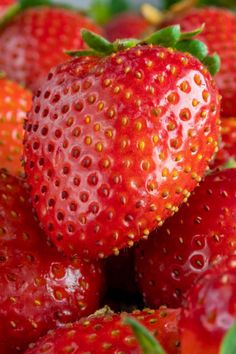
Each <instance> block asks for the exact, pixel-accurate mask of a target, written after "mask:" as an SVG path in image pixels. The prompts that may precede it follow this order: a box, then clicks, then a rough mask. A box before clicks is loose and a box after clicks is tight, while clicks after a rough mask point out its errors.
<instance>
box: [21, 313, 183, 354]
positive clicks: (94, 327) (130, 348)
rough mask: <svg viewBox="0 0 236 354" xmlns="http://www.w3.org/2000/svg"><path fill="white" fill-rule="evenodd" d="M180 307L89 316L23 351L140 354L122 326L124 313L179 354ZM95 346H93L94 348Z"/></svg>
mask: <svg viewBox="0 0 236 354" xmlns="http://www.w3.org/2000/svg"><path fill="white" fill-rule="evenodd" d="M179 313H180V310H179V309H177V310H172V309H165V308H163V309H160V310H149V309H144V310H143V311H139V310H136V311H134V312H132V314H126V313H122V314H121V315H118V314H111V315H109V314H107V315H104V316H102V315H101V316H97V315H93V316H90V317H89V318H87V319H83V320H81V321H80V322H79V323H74V324H72V325H71V326H68V328H67V329H66V328H65V329H59V330H56V331H51V332H50V333H49V334H48V335H47V336H45V337H44V338H42V339H40V340H39V342H38V343H36V345H35V347H33V348H32V349H29V350H28V351H27V352H26V353H27V354H36V353H37V354H39V353H44V354H63V353H74V354H84V353H88V354H90V353H91V354H92V353H95V350H96V354H102V353H106V354H114V353H117V354H118V353H126V354H131V353H132V354H141V353H142V351H141V348H140V346H139V345H138V343H137V340H136V339H135V338H134V335H133V333H132V330H131V328H129V326H127V325H124V323H123V320H124V318H125V317H126V316H132V317H134V318H135V319H136V320H138V321H140V322H141V323H142V324H143V325H144V326H145V327H146V328H147V329H148V330H149V331H150V332H152V333H153V334H154V335H155V336H156V338H157V339H158V340H159V342H160V343H161V345H162V346H163V348H164V349H165V350H166V351H167V353H168V354H180V343H179V333H178V321H179ZM95 348H96V349H95Z"/></svg>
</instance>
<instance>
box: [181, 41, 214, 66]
mask: <svg viewBox="0 0 236 354" xmlns="http://www.w3.org/2000/svg"><path fill="white" fill-rule="evenodd" d="M176 49H177V50H179V51H181V52H187V53H190V54H192V55H193V56H195V57H196V58H198V59H199V60H200V61H202V60H204V59H205V57H206V56H207V54H208V49H207V46H206V45H205V44H204V43H203V42H201V41H198V40H197V39H192V40H185V41H181V42H179V43H177V45H176Z"/></svg>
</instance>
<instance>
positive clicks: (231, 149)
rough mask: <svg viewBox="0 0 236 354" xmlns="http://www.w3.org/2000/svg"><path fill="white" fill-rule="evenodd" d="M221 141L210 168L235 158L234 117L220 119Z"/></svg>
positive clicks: (235, 123)
mask: <svg viewBox="0 0 236 354" xmlns="http://www.w3.org/2000/svg"><path fill="white" fill-rule="evenodd" d="M221 123H222V131H221V133H222V134H221V137H222V142H221V145H220V148H219V151H218V153H217V154H216V157H215V160H214V161H213V164H212V165H211V168H215V167H220V166H222V165H224V164H226V163H227V161H229V160H236V118H235V117H234V118H227V119H226V118H225V119H222V122H221Z"/></svg>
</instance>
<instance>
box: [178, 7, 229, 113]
mask: <svg viewBox="0 0 236 354" xmlns="http://www.w3.org/2000/svg"><path fill="white" fill-rule="evenodd" d="M174 23H178V24H180V25H181V28H182V30H184V31H190V30H193V29H194V28H196V27H198V26H201V25H202V24H205V28H204V31H203V32H202V33H201V34H200V35H199V36H198V38H199V39H200V40H201V41H203V42H205V43H206V44H207V46H208V49H209V51H210V52H211V53H217V54H218V55H219V56H220V58H221V69H220V72H219V73H218V74H217V75H216V82H217V86H218V88H219V91H220V94H221V95H222V116H225V117H230V116H236V109H235V104H234V102H235V100H236V69H235V56H236V37H235V32H236V15H235V13H234V12H232V11H229V10H227V9H220V8H214V7H205V8H200V9H193V10H191V11H190V12H189V13H187V14H186V15H184V16H181V17H177V18H176V19H175V20H174ZM216 32H217V36H216Z"/></svg>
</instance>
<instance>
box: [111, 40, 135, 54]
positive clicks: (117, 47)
mask: <svg viewBox="0 0 236 354" xmlns="http://www.w3.org/2000/svg"><path fill="white" fill-rule="evenodd" d="M139 43H140V41H139V40H138V39H135V38H129V39H118V40H116V41H115V42H114V43H113V47H114V51H115V52H119V51H121V50H124V49H128V48H133V47H135V46H136V45H137V44H139Z"/></svg>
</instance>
